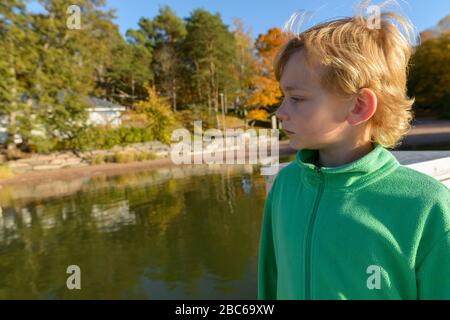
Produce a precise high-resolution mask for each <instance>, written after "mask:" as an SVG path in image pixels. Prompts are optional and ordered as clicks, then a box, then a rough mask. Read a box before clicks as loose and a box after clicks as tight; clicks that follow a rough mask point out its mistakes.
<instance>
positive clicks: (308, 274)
mask: <svg viewBox="0 0 450 320" xmlns="http://www.w3.org/2000/svg"><path fill="white" fill-rule="evenodd" d="M315 170H316V171H317V174H318V175H319V178H320V182H319V191H318V192H317V195H316V199H315V201H314V207H313V211H312V214H311V218H310V220H309V225H308V233H307V237H306V257H305V299H306V300H311V270H310V269H311V266H310V265H311V237H312V231H313V225H314V222H315V220H316V214H317V207H318V205H319V201H320V198H321V197H322V192H323V176H322V172H321V171H320V167H317V166H316V167H315Z"/></svg>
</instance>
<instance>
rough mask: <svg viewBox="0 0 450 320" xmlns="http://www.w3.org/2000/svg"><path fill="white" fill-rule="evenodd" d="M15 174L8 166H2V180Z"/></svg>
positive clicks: (0, 166) (0, 176) (0, 165)
mask: <svg viewBox="0 0 450 320" xmlns="http://www.w3.org/2000/svg"><path fill="white" fill-rule="evenodd" d="M12 176H13V173H12V171H11V168H10V167H9V166H8V165H7V164H0V179H7V178H11V177H12Z"/></svg>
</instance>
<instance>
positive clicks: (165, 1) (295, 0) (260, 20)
mask: <svg viewBox="0 0 450 320" xmlns="http://www.w3.org/2000/svg"><path fill="white" fill-rule="evenodd" d="M74 2H76V1H74ZM397 2H398V3H399V4H400V6H401V10H402V11H400V12H403V14H405V15H406V16H408V17H409V19H410V20H411V21H412V23H413V24H414V25H415V27H416V29H417V30H418V31H419V32H420V31H423V30H425V29H427V28H430V27H433V26H435V25H436V23H437V22H438V21H439V20H440V19H442V18H443V17H445V16H446V15H447V14H450V1H449V0H397ZM355 3H356V2H355V0H107V4H108V7H110V8H115V9H116V10H117V11H116V15H117V19H116V21H115V22H116V23H117V24H118V25H119V27H120V31H121V33H122V34H125V32H126V30H127V29H129V28H136V27H137V23H138V21H139V18H140V17H142V16H145V17H148V18H152V17H154V16H155V15H156V14H157V13H158V10H159V7H161V6H164V5H169V6H170V7H171V8H172V9H173V10H174V11H175V13H176V14H177V15H178V16H179V17H182V18H185V17H188V16H189V14H190V13H191V12H192V11H193V10H194V9H196V8H203V9H206V10H208V11H210V12H212V13H216V12H219V13H220V15H221V16H222V19H223V21H224V22H225V24H227V25H229V26H231V25H232V21H233V18H234V17H237V18H240V19H241V20H243V21H244V25H245V27H246V28H247V29H250V30H251V34H252V36H253V38H256V37H257V36H258V35H259V34H261V33H265V32H267V30H268V29H269V28H272V27H280V28H282V27H283V26H284V23H285V22H286V21H287V20H288V19H289V17H290V16H291V14H293V13H294V12H296V11H299V10H307V11H309V12H312V13H313V15H312V17H311V19H310V20H309V22H308V23H310V24H315V23H317V22H321V21H324V20H327V19H331V18H334V17H339V16H340V17H342V16H349V15H352V8H353V5H354V4H355ZM373 3H374V4H376V3H379V1H373ZM305 26H307V25H305Z"/></svg>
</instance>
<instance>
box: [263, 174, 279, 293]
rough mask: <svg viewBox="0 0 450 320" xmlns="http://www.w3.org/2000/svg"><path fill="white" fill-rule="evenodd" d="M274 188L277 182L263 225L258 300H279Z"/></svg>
mask: <svg viewBox="0 0 450 320" xmlns="http://www.w3.org/2000/svg"><path fill="white" fill-rule="evenodd" d="M274 188H275V182H274V185H273V186H272V188H271V189H270V191H269V193H268V195H267V198H266V201H265V204H264V212H263V219H262V224H261V234H260V241H259V258H258V300H275V299H276V298H277V262H276V258H275V246H274V237H273V224H272V198H273V190H274Z"/></svg>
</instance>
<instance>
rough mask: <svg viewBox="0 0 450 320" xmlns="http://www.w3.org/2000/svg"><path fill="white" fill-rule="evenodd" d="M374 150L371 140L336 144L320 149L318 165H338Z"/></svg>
mask: <svg viewBox="0 0 450 320" xmlns="http://www.w3.org/2000/svg"><path fill="white" fill-rule="evenodd" d="M372 150H373V145H372V142H371V141H366V142H364V143H360V144H344V143H343V144H336V145H333V146H330V147H327V148H324V149H320V150H319V159H318V161H317V165H318V166H320V167H337V166H341V165H344V164H347V163H350V162H353V161H355V160H358V159H360V158H362V157H364V156H365V155H366V154H368V153H369V152H370V151H372Z"/></svg>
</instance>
